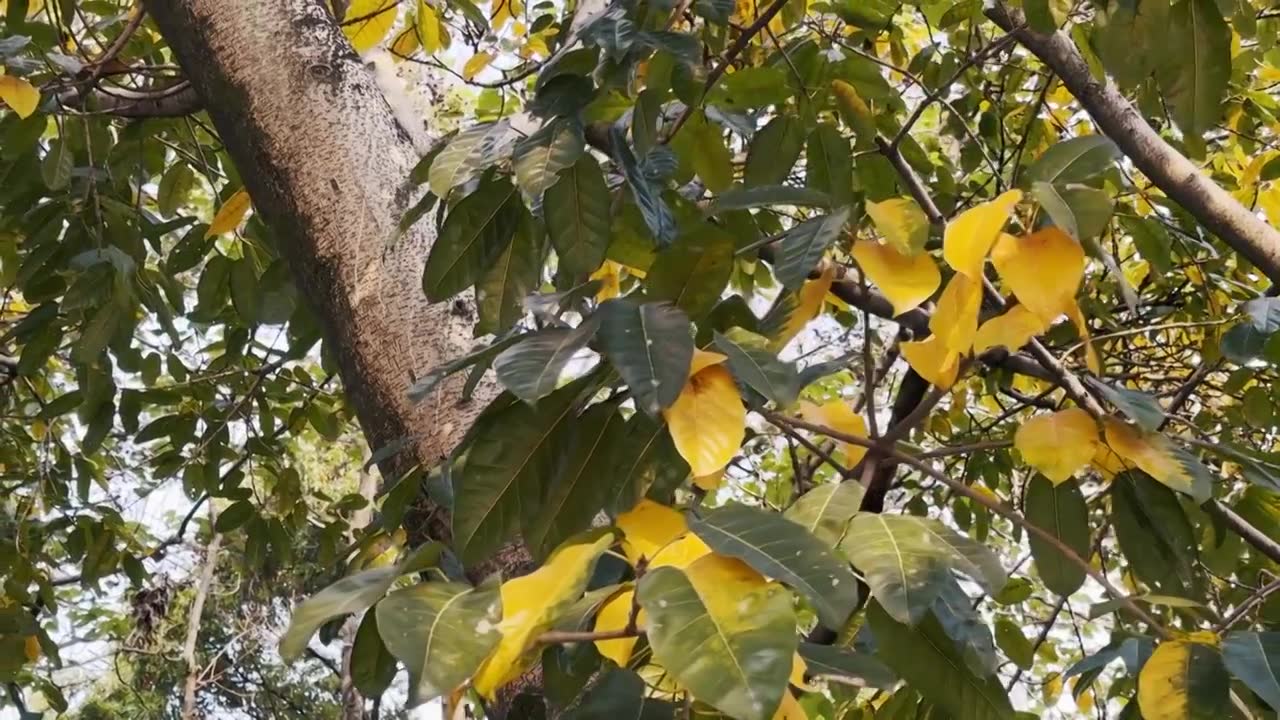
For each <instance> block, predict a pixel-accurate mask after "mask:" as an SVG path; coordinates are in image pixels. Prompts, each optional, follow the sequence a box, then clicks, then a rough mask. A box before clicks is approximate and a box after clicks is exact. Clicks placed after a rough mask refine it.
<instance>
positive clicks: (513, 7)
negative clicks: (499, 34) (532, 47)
mask: <svg viewBox="0 0 1280 720" xmlns="http://www.w3.org/2000/svg"><path fill="white" fill-rule="evenodd" d="M523 13H524V5H523V4H522V3H521V2H520V0H493V11H492V14H491V15H490V19H489V27H490V29H491V30H494V31H497V30H501V29H502V26H503V25H505V24H506V22H507V21H508V20H511V19H513V18H515V17H517V16H518V15H521V14H523Z"/></svg>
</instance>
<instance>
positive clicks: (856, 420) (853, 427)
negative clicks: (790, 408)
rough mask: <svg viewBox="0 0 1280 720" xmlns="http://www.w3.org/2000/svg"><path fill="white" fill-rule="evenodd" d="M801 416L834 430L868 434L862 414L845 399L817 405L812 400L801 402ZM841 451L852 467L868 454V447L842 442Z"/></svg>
mask: <svg viewBox="0 0 1280 720" xmlns="http://www.w3.org/2000/svg"><path fill="white" fill-rule="evenodd" d="M800 417H801V418H803V419H804V420H806V421H808V422H811V423H813V424H815V425H822V426H824V427H829V428H831V429H832V430H838V431H840V432H842V433H845V434H847V435H855V436H857V437H866V436H867V424H866V422H864V421H863V419H862V416H861V415H859V414H858V413H856V412H854V411H853V408H852V407H850V405H849V403H847V402H845V401H844V400H831V401H829V402H826V403H823V404H822V405H817V404H815V403H811V402H802V403H801V404H800ZM839 447H840V452H841V453H843V454H844V457H845V467H848V468H851V467H853V466H854V465H857V464H858V462H859V461H861V460H862V458H863V456H865V455H866V454H867V449H866V448H864V447H862V446H861V445H854V444H853V443H846V442H840V443H839Z"/></svg>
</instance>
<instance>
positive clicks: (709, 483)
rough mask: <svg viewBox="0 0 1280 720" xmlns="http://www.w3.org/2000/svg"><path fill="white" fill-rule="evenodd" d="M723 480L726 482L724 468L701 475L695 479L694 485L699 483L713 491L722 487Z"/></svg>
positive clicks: (701, 486)
mask: <svg viewBox="0 0 1280 720" xmlns="http://www.w3.org/2000/svg"><path fill="white" fill-rule="evenodd" d="M722 482H724V470H717V471H716V472H713V473H711V474H710V475H700V476H698V477H695V478H694V479H693V484H694V485H697V486H698V487H700V488H702V489H703V490H706V491H707V492H711V491H712V490H715V489H716V488H718V487H720V483H722Z"/></svg>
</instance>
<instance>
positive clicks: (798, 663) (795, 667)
mask: <svg viewBox="0 0 1280 720" xmlns="http://www.w3.org/2000/svg"><path fill="white" fill-rule="evenodd" d="M808 674H809V664H808V663H806V662H805V661H804V658H802V657H800V653H796V654H795V657H793V658H791V677H790V679H788V680H787V684H788V685H793V686H795V687H798V688H800V689H801V690H816V689H817V687H816V686H814V685H811V684H810V683H807V682H805V680H804V676H805V675H808Z"/></svg>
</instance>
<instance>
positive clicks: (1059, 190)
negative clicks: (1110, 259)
mask: <svg viewBox="0 0 1280 720" xmlns="http://www.w3.org/2000/svg"><path fill="white" fill-rule="evenodd" d="M1031 194H1032V195H1033V196H1035V199H1036V201H1037V202H1039V203H1040V207H1042V208H1044V211H1045V212H1046V213H1048V215H1049V219H1051V220H1053V224H1054V225H1056V226H1058V228H1060V229H1061V230H1062V231H1063V232H1065V233H1066V234H1068V235H1070V236H1071V237H1073V238H1075V239H1077V240H1080V241H1085V240H1088V239H1090V238H1095V237H1097V236H1098V235H1100V234H1102V231H1103V230H1105V229H1106V228H1107V223H1108V222H1110V220H1111V211H1112V209H1113V207H1114V205H1115V201H1114V200H1113V199H1112V198H1111V195H1110V194H1108V193H1107V192H1106V191H1103V190H1097V189H1095V188H1091V187H1086V186H1084V185H1067V186H1062V185H1053V184H1050V183H1047V182H1036V183H1032V185H1031Z"/></svg>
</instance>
